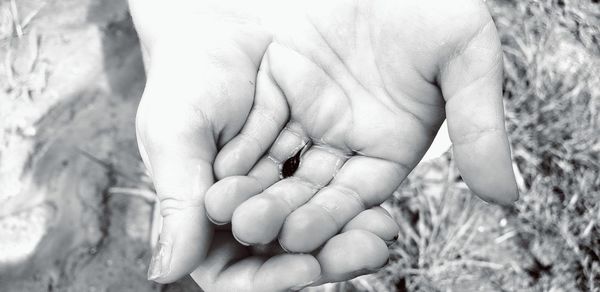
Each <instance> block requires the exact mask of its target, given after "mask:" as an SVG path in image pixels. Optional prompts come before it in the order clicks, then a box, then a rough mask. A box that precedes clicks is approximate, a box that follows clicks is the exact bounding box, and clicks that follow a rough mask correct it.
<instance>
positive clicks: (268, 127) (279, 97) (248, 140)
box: [215, 50, 289, 179]
mask: <svg viewBox="0 0 600 292" xmlns="http://www.w3.org/2000/svg"><path fill="white" fill-rule="evenodd" d="M267 52H268V50H267ZM268 59H269V58H263V59H262V61H261V67H260V70H259V72H258V76H257V78H256V93H255V97H254V105H253V106H252V109H251V111H250V114H249V115H248V119H247V120H246V124H245V125H244V127H243V128H242V130H241V132H240V133H239V134H238V135H237V136H236V137H235V138H233V139H232V140H231V141H230V142H229V143H227V144H226V145H225V146H224V147H223V149H221V150H220V151H219V154H218V155H217V158H216V160H215V175H216V176H217V178H218V179H221V178H224V177H227V176H232V175H245V174H247V173H248V171H249V170H250V169H251V168H252V166H253V165H254V164H255V163H256V162H257V161H258V160H259V158H260V157H261V156H262V155H263V154H264V153H265V152H266V150H267V149H268V148H269V146H270V145H271V144H273V141H275V138H277V136H278V134H279V133H280V131H281V129H282V128H283V126H284V125H285V122H286V121H287V119H288V113H289V110H288V105H287V102H286V100H285V97H284V96H283V93H282V92H281V90H280V89H279V87H278V86H277V84H275V82H274V81H273V79H272V77H271V75H270V73H269V69H268V68H269V64H268Z"/></svg>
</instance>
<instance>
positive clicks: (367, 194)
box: [279, 156, 408, 252]
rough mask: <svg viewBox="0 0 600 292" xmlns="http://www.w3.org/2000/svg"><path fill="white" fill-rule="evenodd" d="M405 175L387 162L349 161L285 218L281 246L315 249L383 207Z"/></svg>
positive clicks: (404, 169)
mask: <svg viewBox="0 0 600 292" xmlns="http://www.w3.org/2000/svg"><path fill="white" fill-rule="evenodd" d="M407 174H408V170H407V169H406V168H405V167H402V166H400V165H399V164H397V163H394V162H391V161H387V160H383V159H379V158H372V157H364V156H354V157H352V158H350V159H349V160H348V161H347V162H346V164H344V166H343V167H342V168H341V169H340V171H339V173H338V174H337V175H336V176H335V178H334V179H333V181H332V182H331V183H330V184H329V185H328V186H327V187H326V188H323V189H322V190H321V191H319V192H318V193H317V194H316V195H315V196H314V197H313V198H312V199H311V200H310V201H309V202H307V203H306V204H305V205H303V206H301V207H300V208H298V209H297V210H295V211H294V212H292V213H291V214H290V215H289V216H288V217H287V218H286V220H285V223H284V224H283V227H282V229H281V234H280V235H279V241H280V243H281V246H282V247H283V248H284V249H286V250H288V251H292V252H310V251H312V250H314V249H316V248H318V247H319V246H321V245H322V244H323V243H325V241H327V240H328V239H329V238H331V237H332V236H334V235H335V234H337V233H338V232H339V231H340V230H341V229H342V228H343V227H344V225H346V223H348V221H350V220H351V219H352V218H354V217H355V216H356V215H358V214H359V213H360V212H362V211H363V210H365V209H366V208H370V207H371V206H375V205H379V204H381V203H383V201H385V200H386V199H387V198H389V197H390V196H391V194H392V193H393V192H394V190H396V189H397V188H398V186H399V185H400V183H401V182H402V180H403V179H404V178H405V177H406V175H407Z"/></svg>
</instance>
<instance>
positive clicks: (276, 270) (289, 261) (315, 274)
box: [254, 254, 321, 291]
mask: <svg viewBox="0 0 600 292" xmlns="http://www.w3.org/2000/svg"><path fill="white" fill-rule="evenodd" d="M320 277H321V267H320V265H319V262H318V261H317V259H315V257H314V256H312V255H308V254H281V255H278V256H274V257H272V258H270V259H268V260H267V261H266V262H265V263H264V264H263V265H262V266H261V267H260V269H258V271H257V272H256V275H255V276H254V291H288V290H290V289H296V288H300V287H305V286H308V285H311V284H312V283H314V282H315V281H317V280H318V279H319V278H320Z"/></svg>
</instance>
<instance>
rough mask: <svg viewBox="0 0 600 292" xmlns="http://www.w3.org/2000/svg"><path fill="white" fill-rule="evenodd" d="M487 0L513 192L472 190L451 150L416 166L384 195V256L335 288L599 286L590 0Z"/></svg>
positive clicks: (597, 52)
mask: <svg viewBox="0 0 600 292" xmlns="http://www.w3.org/2000/svg"><path fill="white" fill-rule="evenodd" d="M488 3H489V5H490V8H491V10H492V14H493V15H494V17H495V20H496V23H497V25H498V27H499V31H500V34H501V38H502V42H503V45H504V51H505V87H504V88H505V105H506V116H507V119H506V122H507V127H508V131H509V133H510V137H511V142H512V150H513V154H514V160H515V163H516V169H517V172H518V174H517V175H518V176H519V178H522V183H521V185H520V188H521V200H520V201H519V202H518V203H517V204H516V206H515V208H513V209H502V208H499V207H494V206H489V205H486V204H483V203H481V202H480V201H479V200H478V199H475V198H472V195H471V194H469V193H468V190H466V188H465V187H464V184H463V183H462V182H461V181H460V179H457V175H456V174H455V173H454V171H455V170H454V166H453V165H452V161H451V157H447V158H448V160H447V161H444V160H443V159H442V160H439V161H437V162H435V163H433V164H431V165H428V166H424V167H421V168H420V169H418V170H416V171H415V172H413V174H411V177H410V178H409V179H408V180H407V181H406V182H405V183H404V184H403V186H402V188H401V189H400V190H399V193H398V194H397V196H395V198H394V199H393V200H392V202H391V205H392V208H393V210H394V214H395V215H396V218H397V219H398V220H397V221H398V223H399V224H400V225H401V226H402V228H401V230H402V231H401V236H400V240H399V242H398V243H397V244H396V245H395V246H394V247H393V253H392V263H391V265H389V267H387V268H386V269H384V270H383V271H381V272H379V273H378V274H376V275H374V276H368V277H363V278H361V279H357V280H354V281H352V282H350V283H344V284H342V285H339V286H337V288H336V289H335V290H345V291H347V290H354V291H447V290H453V291H600V130H599V129H600V127H599V126H600V115H599V112H600V30H599V26H598V24H599V23H600V4H598V3H597V1H589V0H588V1H558V0H554V1H551V0H545V1H533V0H529V1H517V0H513V1H500V0H497V1H488ZM432 168H433V170H432ZM432 176H433V177H434V178H432Z"/></svg>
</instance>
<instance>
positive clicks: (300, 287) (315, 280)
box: [290, 275, 321, 291]
mask: <svg viewBox="0 0 600 292" xmlns="http://www.w3.org/2000/svg"><path fill="white" fill-rule="evenodd" d="M320 279H321V275H319V276H318V277H317V278H316V279H314V280H312V281H309V282H306V283H304V284H301V285H296V286H294V287H292V288H290V290H292V291H300V290H302V289H304V288H306V287H308V286H310V285H312V284H314V283H315V282H317V281H319V280H320Z"/></svg>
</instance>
